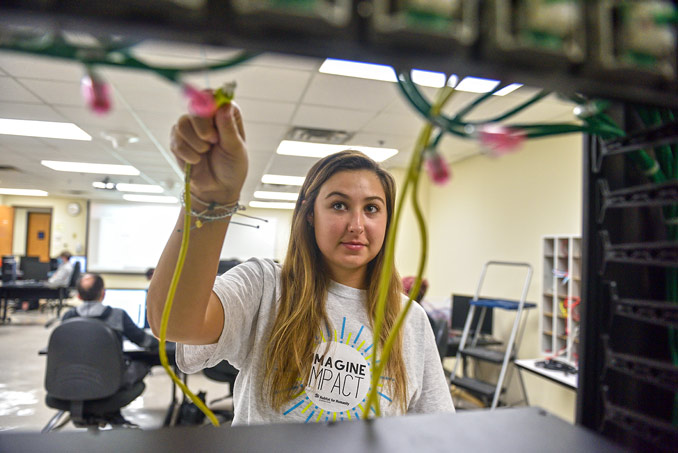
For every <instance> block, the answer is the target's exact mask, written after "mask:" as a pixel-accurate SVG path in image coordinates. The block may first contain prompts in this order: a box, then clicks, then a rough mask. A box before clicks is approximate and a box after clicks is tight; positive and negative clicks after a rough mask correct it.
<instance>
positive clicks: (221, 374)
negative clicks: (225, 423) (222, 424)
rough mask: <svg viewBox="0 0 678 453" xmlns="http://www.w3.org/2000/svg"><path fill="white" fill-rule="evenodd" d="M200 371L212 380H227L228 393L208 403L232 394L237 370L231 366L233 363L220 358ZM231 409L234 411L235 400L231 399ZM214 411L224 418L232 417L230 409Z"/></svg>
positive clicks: (230, 418)
mask: <svg viewBox="0 0 678 453" xmlns="http://www.w3.org/2000/svg"><path fill="white" fill-rule="evenodd" d="M202 372H203V374H204V375H205V376H207V377H208V378H209V379H212V380H213V381H218V382H228V387H229V391H230V394H227V395H226V396H223V397H221V398H217V399H215V400H212V401H211V402H210V404H214V403H216V402H219V401H222V400H224V399H226V398H228V397H229V396H233V388H234V386H235V378H236V377H237V376H238V370H237V369H236V368H235V367H233V365H231V364H230V363H228V361H226V360H222V361H221V362H219V363H217V364H216V365H215V366H213V367H212V368H205V369H204V370H202ZM233 410H234V411H235V400H234V401H233ZM215 413H217V414H219V415H221V416H222V417H224V418H225V419H226V420H232V419H233V412H231V411H225V410H218V411H215Z"/></svg>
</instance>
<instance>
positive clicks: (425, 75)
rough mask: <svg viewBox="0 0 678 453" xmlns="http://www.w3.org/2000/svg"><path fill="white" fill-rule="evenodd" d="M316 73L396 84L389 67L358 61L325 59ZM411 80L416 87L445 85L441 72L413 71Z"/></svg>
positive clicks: (394, 76)
mask: <svg viewBox="0 0 678 453" xmlns="http://www.w3.org/2000/svg"><path fill="white" fill-rule="evenodd" d="M318 71H319V72H322V73H323V74H332V75H340V76H346V77H357V78H359V79H370V80H381V81H382V82H397V80H398V79H397V78H396V73H395V71H394V70H393V68H392V67H391V66H386V65H382V64H373V63H362V62H360V61H349V60H336V59H334V58H327V59H326V60H325V61H324V62H323V64H322V65H321V66H320V69H319V70H318ZM412 80H413V81H414V83H416V84H417V85H422V86H426V87H433V88H440V87H442V86H443V85H445V74H443V73H442V72H433V71H423V70H421V69H413V70H412Z"/></svg>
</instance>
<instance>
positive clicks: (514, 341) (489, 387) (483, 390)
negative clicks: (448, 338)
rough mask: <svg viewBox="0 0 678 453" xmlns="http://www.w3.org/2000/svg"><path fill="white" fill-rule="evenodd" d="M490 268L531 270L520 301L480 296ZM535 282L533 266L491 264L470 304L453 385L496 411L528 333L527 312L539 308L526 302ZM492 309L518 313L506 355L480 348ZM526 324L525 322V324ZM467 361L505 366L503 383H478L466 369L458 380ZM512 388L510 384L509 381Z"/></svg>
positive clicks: (452, 378) (507, 344)
mask: <svg viewBox="0 0 678 453" xmlns="http://www.w3.org/2000/svg"><path fill="white" fill-rule="evenodd" d="M490 266H510V267H524V268H526V270H527V273H526V275H525V282H524V284H523V290H522V295H521V297H520V300H519V301H512V300H502V299H486V298H481V297H480V293H481V289H482V286H483V282H484V280H485V275H486V274H487V269H488V268H489V267H490ZM531 280H532V266H531V265H530V264H528V263H519V262H511V261H488V262H487V263H485V264H484V265H483V268H482V271H481V273H480V280H479V281H478V286H477V288H476V293H475V296H474V297H473V300H472V301H471V302H470V307H469V311H468V314H467V316H466V322H465V324H464V331H463V333H462V335H461V341H460V343H459V349H458V350H457V356H456V360H455V363H454V370H453V371H452V374H451V376H450V383H451V384H452V385H455V386H457V387H459V388H462V389H465V390H467V391H469V392H470V393H471V394H474V395H477V396H480V397H481V399H482V400H483V401H485V402H489V401H490V399H491V401H492V404H491V405H490V408H491V409H495V408H496V407H497V405H498V404H499V398H500V396H501V394H502V392H503V391H504V387H503V384H504V379H505V378H506V374H507V370H508V367H509V365H510V364H512V363H513V361H514V360H515V358H516V355H517V350H518V346H519V345H520V341H521V339H522V337H523V333H524V331H525V325H526V324H527V313H528V312H527V311H525V310H529V309H532V308H536V306H537V305H536V304H533V303H529V302H525V299H526V297H527V291H528V289H529V287H530V281H531ZM476 307H478V308H480V316H478V317H477V322H476V323H475V326H473V325H472V324H473V317H474V315H475V311H476ZM488 309H491V310H492V309H503V310H510V311H515V312H516V315H515V320H514V321H513V328H512V329H511V335H510V336H509V339H508V341H507V342H506V349H505V350H504V351H498V350H496V349H490V348H483V347H478V346H477V343H478V336H479V334H480V330H481V329H480V326H482V325H483V321H484V319H485V314H486V313H487V310H488ZM524 311H525V316H524V317H523V312H524ZM521 321H522V322H521ZM471 329H473V330H474V331H475V333H474V334H473V339H472V340H471V342H470V344H468V345H467V340H468V339H469V333H470V332H471ZM467 357H472V358H474V359H477V360H480V361H484V362H489V363H494V364H497V365H501V370H500V372H499V379H498V380H497V382H496V384H492V383H488V382H484V381H481V380H480V379H476V378H473V377H468V376H466V367H464V368H463V376H457V369H458V367H459V363H460V362H461V361H462V359H464V360H465V359H466V358H467ZM518 379H519V380H520V386H521V390H522V392H523V397H524V400H525V401H526V402H527V392H526V391H525V384H524V383H523V380H522V377H521V376H520V373H518ZM507 386H508V381H507Z"/></svg>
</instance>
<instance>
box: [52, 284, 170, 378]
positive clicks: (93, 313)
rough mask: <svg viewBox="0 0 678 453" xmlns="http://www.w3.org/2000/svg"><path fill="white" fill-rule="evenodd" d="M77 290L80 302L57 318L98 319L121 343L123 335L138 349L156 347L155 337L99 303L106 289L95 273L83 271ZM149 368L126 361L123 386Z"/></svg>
mask: <svg viewBox="0 0 678 453" xmlns="http://www.w3.org/2000/svg"><path fill="white" fill-rule="evenodd" d="M77 289H78V297H79V298H80V299H81V300H82V301H83V303H82V304H81V305H79V306H78V307H76V308H72V309H70V310H68V311H67V312H66V313H65V314H64V315H63V317H62V318H61V320H62V321H66V320H67V319H70V318H75V317H78V316H81V317H84V318H94V319H99V320H101V321H102V322H104V323H105V324H106V325H107V326H108V327H110V328H111V329H113V331H114V332H115V333H117V334H118V337H119V338H120V344H121V345H122V342H123V337H124V338H128V339H129V340H130V341H132V342H134V343H136V344H137V345H139V346H141V347H142V348H145V349H150V350H153V349H155V350H157V349H158V340H157V339H156V338H155V337H153V336H152V335H149V334H147V333H146V332H144V330H143V329H140V328H139V327H138V326H137V325H136V324H134V321H132V318H130V317H129V315H128V314H127V313H126V312H125V311H124V310H121V309H120V308H113V307H108V306H106V305H104V304H102V303H101V302H102V301H103V300H104V296H105V295H106V289H105V288H104V279H103V278H101V276H100V275H99V274H94V273H87V274H83V275H82V277H80V280H78V283H77ZM149 370H150V364H149V363H147V362H142V361H130V362H129V363H128V364H127V369H126V370H125V375H124V377H123V385H124V386H131V385H134V384H136V383H137V382H139V381H141V380H142V379H143V378H144V377H145V376H146V375H147V374H148V372H149Z"/></svg>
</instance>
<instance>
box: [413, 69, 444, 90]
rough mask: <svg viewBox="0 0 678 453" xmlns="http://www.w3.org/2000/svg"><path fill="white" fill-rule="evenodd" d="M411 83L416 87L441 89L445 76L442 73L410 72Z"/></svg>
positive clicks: (415, 70) (417, 70) (419, 70)
mask: <svg viewBox="0 0 678 453" xmlns="http://www.w3.org/2000/svg"><path fill="white" fill-rule="evenodd" d="M411 75H412V81H413V82H414V83H416V84H417V85H421V86H425V87H433V88H442V87H443V86H445V74H443V73H442V72H432V71H422V70H421V69H413V70H412V74H411Z"/></svg>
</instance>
